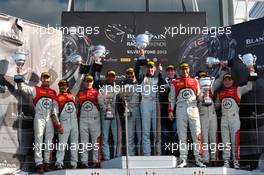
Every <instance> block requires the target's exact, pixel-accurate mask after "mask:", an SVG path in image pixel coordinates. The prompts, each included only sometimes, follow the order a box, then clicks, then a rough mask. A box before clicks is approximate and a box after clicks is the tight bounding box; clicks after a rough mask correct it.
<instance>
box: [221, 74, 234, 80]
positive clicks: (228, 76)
mask: <svg viewBox="0 0 264 175" xmlns="http://www.w3.org/2000/svg"><path fill="white" fill-rule="evenodd" d="M226 78H231V79H232V76H231V74H230V73H225V75H224V77H223V80H224V79H226Z"/></svg>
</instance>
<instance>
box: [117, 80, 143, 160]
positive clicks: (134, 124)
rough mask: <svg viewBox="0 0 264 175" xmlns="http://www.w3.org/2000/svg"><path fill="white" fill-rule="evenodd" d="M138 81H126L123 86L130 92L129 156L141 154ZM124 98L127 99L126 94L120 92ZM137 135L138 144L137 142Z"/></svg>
mask: <svg viewBox="0 0 264 175" xmlns="http://www.w3.org/2000/svg"><path fill="white" fill-rule="evenodd" d="M137 85H138V84H137V82H136V81H135V82H133V83H129V82H124V84H123V86H124V87H125V89H126V92H128V94H129V95H128V94H127V95H128V97H126V98H127V102H128V111H129V116H128V136H127V137H128V153H129V156H134V155H136V151H137V155H140V154H141V115H140V104H139V93H138V92H136V88H137ZM120 97H121V98H122V100H123V101H124V100H125V96H124V94H122V93H121V94H120ZM135 136H136V138H137V139H136V140H137V144H135Z"/></svg>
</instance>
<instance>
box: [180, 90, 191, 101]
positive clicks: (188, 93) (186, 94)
mask: <svg viewBox="0 0 264 175" xmlns="http://www.w3.org/2000/svg"><path fill="white" fill-rule="evenodd" d="M191 96H192V91H191V90H188V89H187V90H184V91H183V92H182V98H183V99H189V98H190V97H191Z"/></svg>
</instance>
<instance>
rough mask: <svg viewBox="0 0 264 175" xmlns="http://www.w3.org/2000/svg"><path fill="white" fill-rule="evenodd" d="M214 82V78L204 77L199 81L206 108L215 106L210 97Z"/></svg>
mask: <svg viewBox="0 0 264 175" xmlns="http://www.w3.org/2000/svg"><path fill="white" fill-rule="evenodd" d="M214 81H215V78H214V77H202V78H200V79H199V84H200V87H201V90H202V92H203V95H204V96H203V102H202V104H203V105H204V106H210V105H212V104H213V101H212V98H211V97H210V94H209V93H210V90H211V88H212V86H213V83H214Z"/></svg>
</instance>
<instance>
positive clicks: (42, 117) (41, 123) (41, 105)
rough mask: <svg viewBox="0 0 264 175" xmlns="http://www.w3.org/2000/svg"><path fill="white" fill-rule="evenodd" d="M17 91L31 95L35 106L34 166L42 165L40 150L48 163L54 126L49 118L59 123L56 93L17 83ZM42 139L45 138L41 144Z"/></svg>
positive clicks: (44, 88)
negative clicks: (52, 117) (53, 118)
mask: <svg viewBox="0 0 264 175" xmlns="http://www.w3.org/2000/svg"><path fill="white" fill-rule="evenodd" d="M18 89H19V90H21V91H22V92H24V93H26V94H28V95H31V96H32V97H33V102H34V105H35V117H34V145H33V146H34V148H33V149H34V153H35V154H34V159H35V163H36V165H40V164H43V157H42V150H43V149H44V163H50V153H51V151H52V149H53V142H52V139H53V137H54V124H53V122H52V119H51V116H54V117H55V120H56V121H57V123H59V120H58V117H57V112H58V111H56V91H55V90H53V89H51V88H49V87H42V86H35V87H30V86H27V85H26V84H24V83H18ZM43 138H45V140H44V143H43Z"/></svg>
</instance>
